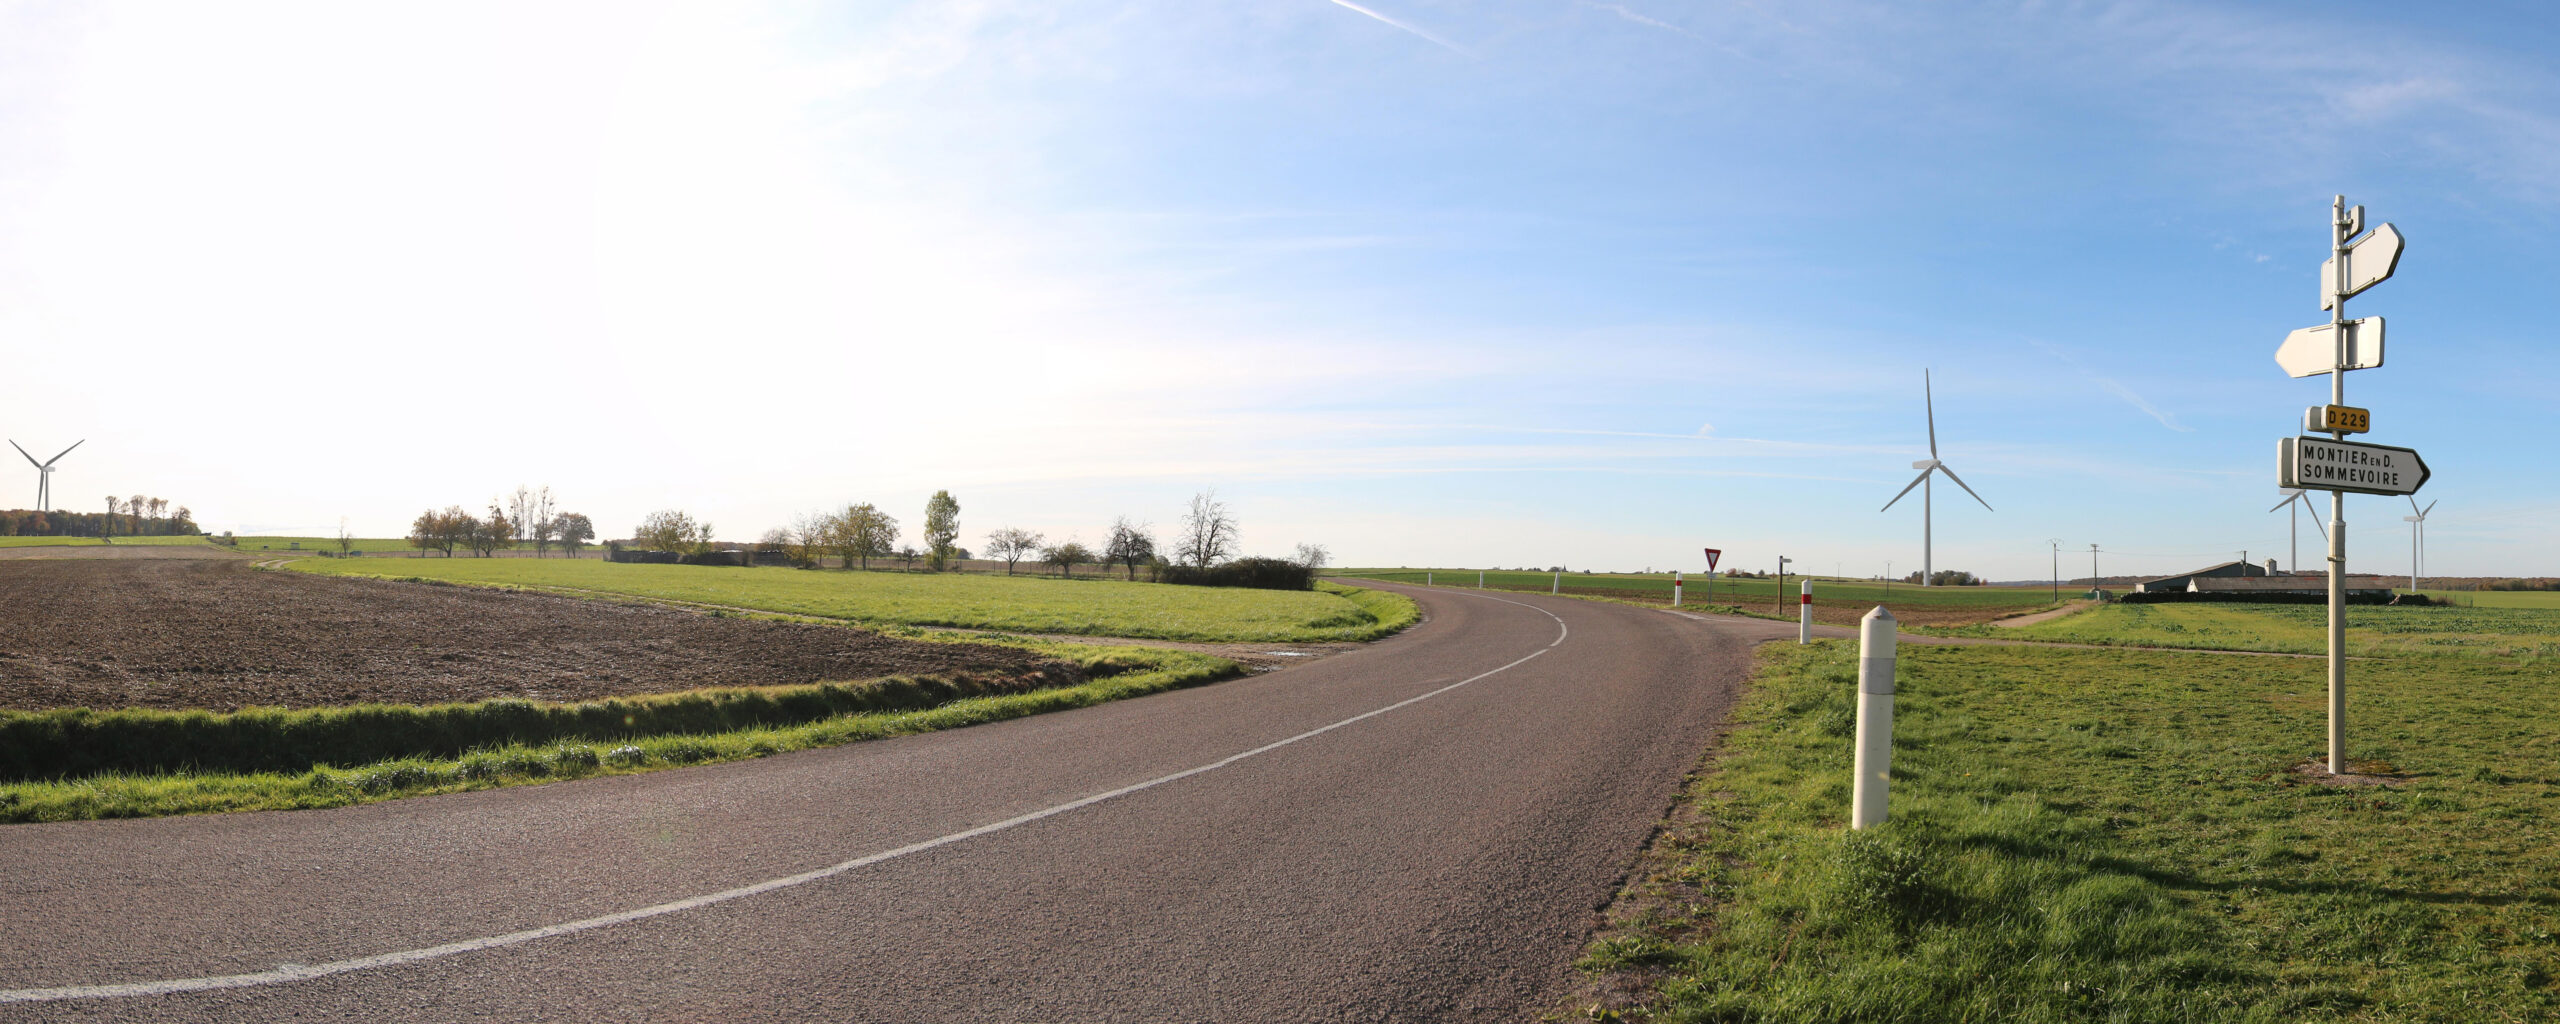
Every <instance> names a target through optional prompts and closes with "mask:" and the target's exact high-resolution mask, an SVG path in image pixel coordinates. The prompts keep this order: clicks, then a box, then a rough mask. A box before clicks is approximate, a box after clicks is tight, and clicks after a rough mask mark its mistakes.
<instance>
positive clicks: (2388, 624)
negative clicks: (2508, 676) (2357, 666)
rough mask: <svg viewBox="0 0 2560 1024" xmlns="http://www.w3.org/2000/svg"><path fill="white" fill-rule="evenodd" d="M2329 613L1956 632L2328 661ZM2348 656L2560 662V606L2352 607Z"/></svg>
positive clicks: (2258, 609)
mask: <svg viewBox="0 0 2560 1024" xmlns="http://www.w3.org/2000/svg"><path fill="white" fill-rule="evenodd" d="M2328 622H2329V610H2328V609H2327V608H2326V607H2324V606H2321V605H2316V604H2285V605H2244V604H2116V605H2108V606H2106V607H2103V608H2093V609H2090V610H2088V611H2085V612H2081V613H2079V614H2077V615H2068V616H2064V617H2062V618H2059V619H2055V620H2053V621H2051V622H2040V623H2037V624H2035V625H2032V626H2025V627H2021V628H2018V629H2014V630H2010V629H2004V630H1998V631H1996V632H1995V631H1992V630H1987V629H1983V628H1980V627H1975V628H1972V629H1968V630H1960V631H1959V632H1965V633H1971V634H1974V635H1981V636H1998V637H2001V638H2004V639H2017V640H2050V641H2059V642H2067V643H2085V644H2110V645H2120V646H2130V647H2187V648H2205V649H2214V650H2235V651H2280V652H2286V653H2292V654H2323V653H2326V652H2327V651H2328V649H2329V647H2328ZM2347 649H2348V651H2349V652H2350V653H2352V654H2356V655H2360V656H2361V655H2375V654H2385V653H2392V652H2425V651H2440V652H2449V653H2468V654H2475V655H2533V656H2549V655H2553V654H2560V607H2553V606H2549V605H2546V606H2543V607H2539V608H2534V607H2511V608H2488V607H2482V608H2463V607H2444V606H2415V605H2412V606H2405V607H2403V606H2395V605H2349V606H2348V607H2347Z"/></svg>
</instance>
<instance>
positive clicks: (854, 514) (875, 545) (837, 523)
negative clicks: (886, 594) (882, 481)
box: [827, 501, 898, 569]
mask: <svg viewBox="0 0 2560 1024" xmlns="http://www.w3.org/2000/svg"><path fill="white" fill-rule="evenodd" d="M828 524H829V532H828V534H827V536H828V538H829V541H828V542H829V543H830V544H832V545H834V547H835V549H836V555H837V557H838V558H841V559H842V560H843V561H844V567H845V568H847V569H851V568H853V567H854V565H855V564H856V563H857V562H858V563H860V564H861V566H862V567H863V568H865V569H869V568H871V560H872V559H874V558H887V557H889V556H890V554H892V551H891V549H892V548H893V547H894V546H895V545H896V544H897V543H898V517H896V516H893V515H890V514H888V513H886V512H882V511H880V507H879V506H877V505H874V504H872V503H870V502H867V501H866V502H863V503H861V504H858V505H847V506H845V510H844V511H842V512H839V513H836V514H835V515H833V516H830V517H828Z"/></svg>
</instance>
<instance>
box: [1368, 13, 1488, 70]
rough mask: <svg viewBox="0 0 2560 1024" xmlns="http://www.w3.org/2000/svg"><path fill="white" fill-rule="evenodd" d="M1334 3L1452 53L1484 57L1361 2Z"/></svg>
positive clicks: (1470, 56)
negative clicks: (1409, 33)
mask: <svg viewBox="0 0 2560 1024" xmlns="http://www.w3.org/2000/svg"><path fill="white" fill-rule="evenodd" d="M1333 5H1334V6H1336V7H1342V8H1347V9H1349V10H1353V11H1357V12H1359V13H1361V14H1365V15H1368V16H1369V17H1371V18H1375V19H1377V20H1378V21H1381V22H1384V23H1386V24H1388V25H1393V26H1395V27H1397V28H1400V29H1403V30H1405V31H1407V32H1411V33H1413V34H1414V35H1417V36H1421V37H1422V38H1424V39H1427V40H1430V41H1431V42H1432V43H1435V44H1437V45H1439V46H1440V47H1442V48H1444V49H1447V50H1449V51H1450V52H1452V53H1456V54H1460V55H1463V56H1466V57H1469V58H1475V59H1482V58H1480V57H1477V55H1476V52H1475V51H1474V50H1470V49H1467V48H1466V47H1463V46H1460V45H1458V44H1456V43H1453V42H1450V41H1448V40H1446V39H1442V38H1440V37H1439V36H1437V35H1434V34H1432V33H1431V32H1430V30H1428V29H1424V28H1421V27H1419V26H1416V25H1412V24H1408V23H1406V22H1402V21H1398V20H1396V19H1394V18H1390V17H1388V16H1386V15H1384V14H1380V13H1378V12H1376V11H1373V10H1370V9H1368V8H1366V7H1362V6H1360V5H1359V4H1355V3H1352V2H1351V0H1333Z"/></svg>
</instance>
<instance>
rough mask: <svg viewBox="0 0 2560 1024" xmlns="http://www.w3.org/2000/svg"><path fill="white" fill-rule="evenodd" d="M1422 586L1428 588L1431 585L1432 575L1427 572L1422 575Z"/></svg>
mask: <svg viewBox="0 0 2560 1024" xmlns="http://www.w3.org/2000/svg"><path fill="white" fill-rule="evenodd" d="M1422 585H1423V586H1426V587H1427V586H1430V585H1431V574H1430V573H1427V572H1426V573H1423V574H1422Z"/></svg>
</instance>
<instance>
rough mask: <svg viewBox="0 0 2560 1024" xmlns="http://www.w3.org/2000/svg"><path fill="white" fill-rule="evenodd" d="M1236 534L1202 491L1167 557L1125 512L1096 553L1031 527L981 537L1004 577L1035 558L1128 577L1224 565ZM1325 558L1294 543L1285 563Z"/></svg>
mask: <svg viewBox="0 0 2560 1024" xmlns="http://www.w3.org/2000/svg"><path fill="white" fill-rule="evenodd" d="M1238 532H1239V531H1238V529H1237V526H1236V518H1235V515H1234V514H1233V513H1231V512H1229V511H1228V509H1227V503H1226V502H1224V501H1221V500H1219V499H1218V492H1216V491H1215V490H1208V491H1202V492H1200V493H1198V494H1195V495H1192V497H1191V507H1190V508H1189V509H1188V510H1187V511H1185V512H1184V513H1183V516H1182V529H1181V532H1180V533H1179V534H1178V535H1177V536H1176V537H1175V538H1174V546H1173V550H1172V552H1170V557H1168V556H1167V554H1166V553H1162V552H1160V551H1159V549H1158V547H1157V544H1156V537H1155V533H1154V530H1153V527H1152V526H1151V525H1150V524H1148V523H1146V522H1143V521H1140V520H1133V519H1131V518H1129V517H1128V516H1120V517H1118V518H1116V519H1113V520H1112V521H1111V528H1110V530H1109V531H1108V533H1109V539H1107V540H1105V541H1104V542H1103V546H1102V550H1101V551H1100V552H1096V551H1094V550H1093V549H1091V548H1088V547H1085V546H1084V544H1082V543H1081V542H1079V541H1077V540H1075V539H1073V538H1069V539H1067V540H1063V541H1058V542H1055V543H1052V542H1051V541H1050V540H1049V539H1048V538H1047V537H1046V536H1044V535H1042V534H1041V533H1040V532H1039V531H1037V530H1025V529H1020V528H1018V527H1011V526H1008V527H1005V528H1003V529H1000V530H997V531H995V532H994V533H990V534H988V535H987V551H988V552H989V557H992V558H995V559H998V560H1001V561H1003V562H1004V571H1005V573H1006V574H1007V575H1011V574H1012V573H1013V571H1014V567H1015V566H1016V565H1018V564H1020V563H1022V562H1024V561H1029V560H1033V559H1037V560H1038V561H1039V562H1040V563H1041V564H1044V565H1053V566H1056V567H1058V572H1059V574H1060V575H1069V574H1072V573H1073V572H1074V571H1075V567H1076V566H1078V565H1103V566H1114V565H1117V566H1124V567H1126V568H1127V570H1128V573H1129V578H1130V579H1132V580H1134V579H1137V578H1138V567H1139V566H1142V565H1155V566H1165V565H1178V566H1185V567H1189V568H1193V569H1208V568H1211V567H1214V566H1217V565H1222V564H1225V563H1226V562H1228V561H1230V560H1232V559H1233V558H1234V557H1235V554H1236V545H1237V536H1238ZM1330 557H1331V556H1330V555H1329V554H1328V553H1327V552H1326V551H1325V549H1324V546H1323V545H1321V544H1300V545H1298V550H1297V554H1296V557H1295V558H1293V559H1289V560H1288V561H1290V562H1292V563H1293V564H1296V565H1302V566H1305V567H1306V568H1307V569H1309V570H1310V571H1312V570H1315V569H1321V568H1323V567H1324V565H1325V563H1326V562H1327V561H1328V560H1329V559H1330ZM1159 575H1161V573H1159Z"/></svg>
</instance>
